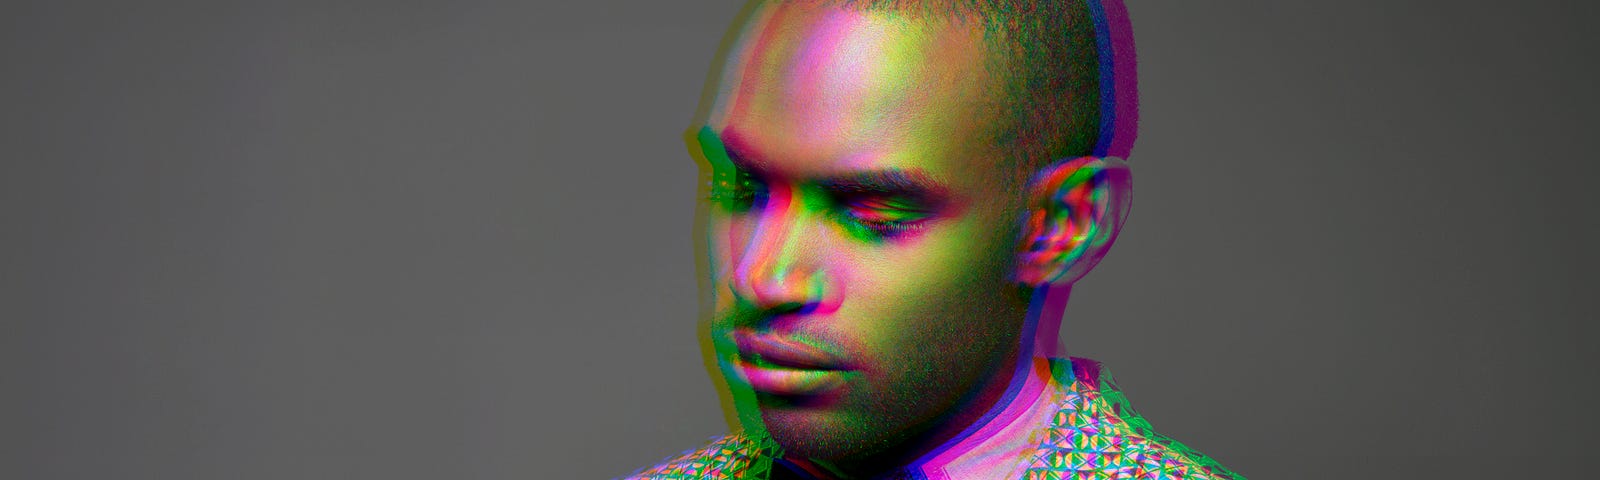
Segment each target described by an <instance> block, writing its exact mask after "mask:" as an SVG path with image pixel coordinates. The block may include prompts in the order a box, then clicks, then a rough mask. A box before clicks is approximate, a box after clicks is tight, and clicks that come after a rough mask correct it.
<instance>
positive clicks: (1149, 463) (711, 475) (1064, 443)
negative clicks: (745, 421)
mask: <svg viewBox="0 0 1600 480" xmlns="http://www.w3.org/2000/svg"><path fill="white" fill-rule="evenodd" d="M1050 366H1051V369H1050V370H1051V377H1052V379H1053V380H1054V381H1053V382H1052V384H1053V387H1054V388H1053V390H1052V391H1051V392H1049V393H1050V394H1051V395H1050V397H1049V398H1048V400H1049V401H1051V402H1053V403H1055V404H1056V406H1055V407H1054V413H1053V414H1052V415H1049V419H1048V421H1047V422H1046V424H1045V425H1040V426H1039V427H1037V428H1036V429H1034V430H1032V435H1030V437H1029V438H1032V439H1035V441H1036V442H1037V443H1036V444H1035V445H1036V446H1035V447H1033V448H1031V449H1024V450H1023V453H1022V454H1019V455H1018V456H1017V457H1018V458H1016V462H1015V465H1017V468H1016V469H1014V470H1012V471H1019V472H1020V474H1019V475H1018V478H1022V479H1026V480H1043V479H1069V478H1070V479H1139V480H1144V479H1152V480H1153V479H1184V480H1212V479H1218V480H1227V479H1241V480H1242V479H1243V478H1244V477H1241V476H1239V475H1238V474H1235V473H1233V472H1231V471H1229V470H1228V469H1226V468H1224V467H1222V465H1220V464H1218V463H1217V462H1216V461H1215V460H1212V459H1211V458H1209V457H1207V456H1205V455H1203V454H1201V453H1199V452H1196V451H1194V450H1192V449H1190V448H1188V447H1186V446H1184V445H1183V444H1181V443H1179V442H1177V441H1175V440H1172V439H1171V438H1168V437H1166V436H1163V435H1161V434H1159V433H1156V432H1155V430H1154V429H1152V428H1151V427H1150V423H1149V422H1147V421H1145V420H1144V418H1143V417H1141V416H1139V414H1138V413H1136V412H1134V410H1133V408H1132V407H1131V406H1130V405H1129V404H1128V400H1127V397H1126V396H1125V395H1123V393H1122V391H1121V390H1119V389H1117V388H1116V384H1115V382H1113V381H1112V378H1111V373H1110V372H1109V371H1107V370H1106V369H1105V368H1104V367H1103V366H1102V365H1101V364H1100V363H1099V362H1095V361H1093V360H1088V359H1084V358H1071V359H1053V360H1051V364H1050ZM780 455H781V448H780V447H779V446H778V444H777V443H776V442H774V441H773V440H771V439H768V438H759V439H757V438H749V437H746V436H744V435H740V434H733V435H727V436H724V437H721V438H719V439H715V440H713V442H712V443H711V444H710V445H707V446H705V447H703V448H700V449H697V450H693V451H690V452H686V453H684V454H683V455H680V456H678V457H676V458H673V459H671V460H668V461H666V462H664V463H662V464H660V465H657V466H655V467H651V468H648V469H645V470H643V471H640V472H639V473H636V474H634V475H632V476H629V477H627V478H629V479H648V480H690V479H695V480H701V479H705V480H713V479H717V480H720V479H745V480H765V479H766V478H767V477H768V476H769V475H770V474H771V471H772V468H773V467H774V465H773V459H774V458H778V457H779V456H780ZM945 473H946V472H944V471H943V470H942V469H940V470H935V471H934V472H933V475H932V477H934V478H948V475H946V474H945Z"/></svg>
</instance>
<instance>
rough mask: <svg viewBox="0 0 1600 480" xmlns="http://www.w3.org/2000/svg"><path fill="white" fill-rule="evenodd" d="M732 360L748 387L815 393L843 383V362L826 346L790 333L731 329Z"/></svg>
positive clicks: (794, 392) (807, 393)
mask: <svg viewBox="0 0 1600 480" xmlns="http://www.w3.org/2000/svg"><path fill="white" fill-rule="evenodd" d="M733 339H734V342H735V343H737V344H738V346H739V355H738V358H737V359H735V361H734V364H735V365H736V366H737V367H738V369H739V372H740V374H741V375H742V376H743V377H744V379H745V381H747V382H749V384H750V386H751V388H754V389H755V390H757V391H760V392H766V393H772V394H778V395H816V394H820V393H823V392H826V391H828V390H831V389H834V388H838V387H839V386H842V385H843V384H844V381H845V379H846V375H847V374H848V373H849V372H848V368H847V366H846V364H845V362H844V361H843V360H842V359H841V358H839V356H838V355H835V354H833V353H831V352H828V351H827V350H823V349H821V348H819V347H816V346H813V345H810V344H807V343H805V342H802V341H800V340H797V339H795V338H792V337H787V336H781V335H772V334H761V333H755V332H749V331H740V332H734V334H733Z"/></svg>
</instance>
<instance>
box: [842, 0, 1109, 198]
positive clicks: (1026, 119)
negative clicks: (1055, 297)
mask: <svg viewBox="0 0 1600 480" xmlns="http://www.w3.org/2000/svg"><path fill="white" fill-rule="evenodd" d="M1099 1H1100V0H825V3H827V4H830V5H834V6H837V7H841V8H847V9H851V10H856V11H869V12H877V13H890V14H901V15H912V16H926V17H928V18H937V19H952V20H955V21H958V22H972V23H977V24H979V25H980V26H981V27H982V29H983V35H984V39H985V40H986V41H987V42H989V46H990V48H992V49H993V51H995V52H997V53H999V54H1000V55H996V57H998V58H994V59H992V62H991V66H990V68H991V69H992V70H991V71H994V72H997V73H998V74H999V75H1001V76H1002V78H1005V79H1006V80H1007V85H1006V88H1007V92H1006V93H1007V95H1005V101H1004V102H1002V104H1001V105H997V106H996V107H997V108H999V109H1001V117H1002V118H1009V119H1010V121H1011V124H1010V125H1009V127H1010V128H1000V129H999V131H997V132H996V134H997V135H998V137H999V138H997V139H996V140H998V141H1000V142H1002V144H1004V145H1010V146H1012V147H1013V149H1014V154H1015V155H1016V156H1018V157H1021V158H1017V159H1015V160H1018V162H1017V163H1019V164H1015V165H1012V166H1013V167H1018V168H1023V169H1025V170H1032V169H1033V168H1037V167H1039V166H1041V165H1042V164H1043V163H1046V162H1049V161H1052V160H1055V159H1060V158H1072V157H1081V156H1086V155H1098V154H1103V153H1101V152H1097V151H1096V150H1097V148H1096V145H1097V144H1098V143H1099V142H1100V141H1101V140H1102V138H1101V137H1102V129H1103V128H1104V126H1103V125H1102V122H1101V121H1102V107H1103V105H1104V104H1106V99H1105V98H1103V93H1102V92H1103V91H1102V88H1101V73H1102V72H1101V71H1100V70H1101V68H1102V66H1101V61H1102V58H1101V53H1100V52H1101V51H1102V49H1101V48H1100V45H1099V43H1100V42H1102V41H1103V40H1101V39H1097V34H1096V25H1095V19H1094V18H1093V14H1092V12H1091V9H1090V5H1089V2H1099Z"/></svg>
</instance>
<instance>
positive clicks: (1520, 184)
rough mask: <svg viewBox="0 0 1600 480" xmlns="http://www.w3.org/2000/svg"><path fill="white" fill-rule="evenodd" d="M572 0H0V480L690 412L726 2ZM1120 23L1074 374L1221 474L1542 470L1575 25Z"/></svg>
mask: <svg viewBox="0 0 1600 480" xmlns="http://www.w3.org/2000/svg"><path fill="white" fill-rule="evenodd" d="M563 3H567V4H565V5H555V6H547V5H540V4H538V2H528V1H518V2H488V1H475V2H445V1H435V2H421V1H389V2H376V1H368V2H340V3H336V4H327V3H315V2H254V3H252V4H238V3H233V2H224V1H193V2H178V1H149V2H109V1H102V2H38V1H10V2H6V3H5V5H4V7H3V8H0V55H3V57H0V59H3V63H0V67H3V70H0V159H3V163H0V225H3V235H0V388H3V394H0V477H3V478H7V479H12V478H15V479H101V478H117V479H123V478H127V479H147V478H148V479H157V478H160V479H170V478H183V479H209V478H238V479H281V478H304V479H321V478H358V479H380V478H383V479H388V478H406V479H435V478H507V479H509V478H609V477H612V476H616V475H620V474H623V473H626V472H628V471H631V470H632V469H634V468H636V467H639V466H643V465H646V464H649V463H652V462H654V461H656V460H659V459H661V458H662V457H664V456H667V455H669V454H672V453H675V452H677V451H679V450H682V449H686V448H690V447H694V446H697V445H700V444H702V443H703V442H704V441H705V440H706V439H707V438H708V437H710V436H712V435H715V434H718V433H720V432H722V431H723V429H724V425H723V424H722V420H721V416H720V413H719V411H718V407H717V404H716V401H715V397H714V395H713V392H712V389H711V383H710V381H709V380H708V378H707V377H706V375H705V372H704V370H703V369H702V367H701V363H700V358H699V350H698V346H697V343H696V340H695V337H694V335H695V333H694V327H693V322H694V318H695V315H696V313H695V308H696V306H695V305H696V303H695V298H696V293H695V282H694V269H693V261H694V260H693V255H692V253H691V252H692V250H691V243H690V237H691V222H690V218H691V214H692V200H691V199H692V197H693V182H694V178H695V172H694V167H693V164H692V162H691V161H690V160H689V159H688V157H687V156H686V155H685V154H684V149H683V147H682V145H681V143H680V134H681V132H682V131H683V129H684V128H685V127H686V126H687V121H688V120H689V118H690V116H691V115H692V113H693V109H694V107H695V103H696V101H697V96H698V93H699V92H700V87H701V83H702V80H703V79H704V77H705V74H706V71H707V67H708V64H709V61H710V59H711V56H712V52H713V50H714V49H715V47H716V45H717V43H718V41H719V39H720V37H721V35H722V32H723V31H724V28H725V25H726V24H727V22H728V21H729V20H730V19H731V18H732V17H733V16H734V14H735V12H736V11H737V10H738V2H735V1H716V2H706V3H699V2H659V1H629V2H563ZM1131 3H1132V5H1130V9H1131V11H1132V14H1133V20H1134V24H1135V29H1136V32H1137V36H1138V41H1139V53H1140V59H1141V69H1142V71H1141V74H1142V77H1141V79H1142V82H1141V85H1142V90H1143V105H1144V107H1143V120H1144V121H1143V131H1142V136H1141V140H1140V142H1139V145H1138V147H1137V148H1136V149H1135V151H1134V155H1133V164H1134V166H1135V179H1136V185H1137V188H1138V195H1137V199H1136V201H1135V205H1136V206H1135V209H1134V213H1133V216H1132V219H1131V223H1130V224H1129V225H1128V227H1127V229H1126V231H1125V232H1124V234H1123V236H1122V239H1121V242H1120V244H1119V245H1118V247H1117V249H1116V250H1115V251H1114V252H1113V253H1112V255H1111V256H1110V257H1109V258H1108V259H1107V260H1106V262H1105V263H1104V264H1102V265H1101V267H1100V268H1099V270H1098V271H1097V272H1096V273H1094V274H1092V275H1090V276H1089V278H1088V279H1087V280H1086V281H1085V282H1084V283H1082V284H1080V286H1079V287H1078V292H1077V295H1076V297H1077V298H1075V299H1074V301H1073V303H1072V305H1071V307H1070V308H1069V311H1068V315H1069V320H1068V322H1069V323H1068V325H1067V327H1066V329H1065V332H1064V337H1065V338H1066V342H1067V344H1068V346H1069V348H1070V350H1071V352H1072V353H1073V354H1075V355H1085V356H1091V357H1095V358H1097V359H1100V360H1103V361H1105V362H1106V363H1107V364H1108V365H1109V366H1110V367H1111V368H1112V369H1113V370H1114V371H1115V372H1116V374H1117V376H1118V378H1119V379H1120V380H1121V382H1122V385H1123V387H1124V388H1125V389H1126V390H1127V392H1128V393H1129V396H1130V398H1131V399H1132V400H1133V402H1134V405H1135V406H1137V407H1138V408H1139V409H1140V410H1141V411H1142V412H1143V413H1144V414H1145V415H1146V416H1147V417H1148V418H1149V419H1150V420H1151V421H1152V422H1153V423H1154V424H1155V425H1156V427H1158V429H1160V430H1162V431H1163V432H1165V433H1167V434H1169V435H1172V436H1174V437H1176V438H1179V439H1181V440H1183V441H1185V442H1186V443H1188V444H1189V445H1191V446H1194V447H1196V448H1198V449H1200V450H1201V451H1204V452H1206V453H1208V454H1211V455H1212V456H1214V457H1216V458H1217V459H1219V460H1221V461H1222V462H1223V463H1225V464H1227V465H1229V466H1231V467H1233V468H1235V469H1237V470H1238V471H1239V472H1241V473H1243V474H1246V475H1248V476H1250V477H1251V478H1260V479H1267V478H1301V479H1322V478H1326V479H1337V478H1446V477H1451V478H1454V477H1458V476H1459V477H1465V478H1500V477H1505V478H1549V477H1551V476H1555V475H1561V474H1572V475H1577V474H1578V473H1579V472H1580V470H1579V467H1580V466H1582V465H1583V464H1585V463H1586V462H1588V461H1589V458H1590V457H1592V456H1593V453H1592V450H1593V449H1594V448H1595V447H1596V446H1597V445H1596V442H1595V441H1594V440H1592V439H1591V438H1590V437H1589V436H1588V435H1587V434H1588V433H1589V432H1590V431H1592V430H1593V429H1594V427H1595V426H1596V414H1595V412H1594V410H1593V409H1591V408H1589V407H1590V406H1591V405H1595V404H1597V403H1600V395H1597V394H1596V390H1595V388H1594V378H1595V374H1594V373H1593V372H1594V370H1593V365H1594V364H1595V361H1596V355H1595V347H1594V346H1593V343H1592V342H1594V341H1595V339H1596V330H1597V328H1596V326H1595V320H1596V317H1597V315H1596V313H1597V312H1596V310H1597V309H1596V303H1595V301H1594V300H1592V296H1591V293H1592V292H1593V291H1594V290H1595V288H1596V286H1597V283H1596V282H1595V280H1594V275H1595V274H1594V272H1595V271H1596V269H1597V268H1600V264H1597V262H1596V253H1595V248H1594V247H1595V246H1596V245H1597V244H1600V242H1597V240H1600V238H1597V228H1596V223H1597V222H1596V217H1597V211H1596V209H1595V208H1594V206H1595V205H1596V204H1597V203H1600V202H1596V198H1595V197H1596V195H1595V193H1594V190H1593V189H1592V188H1591V187H1592V185H1593V184H1594V182H1595V181H1596V180H1597V175H1596V167H1595V155H1594V153H1593V151H1592V150H1591V149H1590V148H1589V147H1590V145H1591V144H1592V143H1593V142H1592V140H1591V138H1592V137H1593V134H1592V132H1593V131H1594V130H1595V129H1596V128H1597V127H1600V122H1597V121H1596V116H1597V114H1596V107H1600V105H1597V102H1596V93H1595V89H1594V85H1595V84H1596V79H1595V75H1594V70H1595V69H1594V64H1593V63H1594V60H1593V59H1594V58H1596V53H1597V52H1596V48H1595V46H1596V44H1597V43H1600V42H1596V38H1595V37H1596V35H1594V34H1592V33H1589V32H1588V31H1587V30H1589V29H1592V26H1593V25H1594V24H1595V21H1596V20H1600V18H1597V16H1596V15H1595V13H1596V7H1595V6H1594V5H1595V4H1594V3H1592V2H1579V1H1564V2H1558V1H1522V2H1488V1H1470V2H1469V1H1435V2H1397V1H1378V0H1365V1H1356V2H1298V1H1295V2H1291V1H1271V2H1269V1H1254V2H1251V1H1220V0H1215V1H1205V2H1149V1H1137V0H1135V1H1133V2H1131ZM1590 473H1592V470H1591V471H1590Z"/></svg>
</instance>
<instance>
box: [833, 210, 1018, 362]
mask: <svg viewBox="0 0 1600 480" xmlns="http://www.w3.org/2000/svg"><path fill="white" fill-rule="evenodd" d="M987 225H993V223H992V222H983V221H979V220H973V221H969V222H966V223H965V224H962V225H956V226H954V228H951V229H949V230H947V231H943V232H933V231H930V232H929V233H930V234H929V235H927V236H925V237H923V238H919V239H917V241H916V242H914V243H910V244H907V245H904V246H903V248H901V249H898V250H895V251H892V252H888V253H885V254H882V255H880V256H875V258H872V259H871V261H866V262H861V265H858V266H857V268H856V269H855V270H854V273H855V274H856V275H855V278H852V279H851V282H850V283H851V288H850V292H851V295H850V298H848V299H847V300H846V302H847V303H846V308H847V309H848V308H849V307H850V303H855V304H856V306H858V307H859V308H858V309H857V310H856V312H855V313H856V314H855V315H851V317H853V318H857V319H859V320H860V322H862V323H863V324H864V325H861V327H862V329H864V330H869V331H866V332H862V333H864V334H867V335H864V337H868V338H873V339H875V340H876V342H875V343H878V345H876V346H875V347H876V348H879V349H881V350H891V351H892V352H881V353H893V354H894V355H895V356H902V355H901V354H916V355H927V354H928V353H929V352H928V351H926V350H927V345H929V343H928V342H944V341H954V342H957V344H956V345H949V346H948V347H947V348H945V349H947V350H959V349H960V346H959V345H960V344H961V343H962V342H963V341H966V340H971V341H975V343H980V344H985V345H992V344H993V342H987V341H984V340H989V339H992V338H994V337H997V336H999V337H1006V338H1012V337H1014V336H1015V333H1016V332H1008V330H1014V329H1013V328H1011V327H1010V324H1012V323H1016V324H1018V325H1020V317H1021V315H1023V314H1024V313H1025V305H1023V308H1024V309H1023V310H1019V309H1017V308H1016V307H1017V304H1016V303H1017V302H1015V301H1013V299H1011V296H1010V295H1008V292H1009V289H1008V287H1009V284H1008V283H1007V279H1008V278H1009V273H1010V267H1011V259H1012V256H1013V255H1012V253H1011V250H1010V249H1009V248H1008V247H1009V246H1010V242H1009V239H1010V237H1009V236H1007V234H1006V232H1004V231H1002V232H999V234H997V233H996V232H995V231H994V229H992V228H985V226H987ZM996 317H999V318H996ZM1006 317H1018V319H1016V321H1015V322H1013V321H1008V318H1006ZM1008 333H1009V334H1008ZM973 336H979V337H973ZM966 343H973V342H966ZM981 348H988V347H981ZM919 352H920V353H919Z"/></svg>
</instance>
